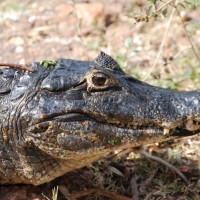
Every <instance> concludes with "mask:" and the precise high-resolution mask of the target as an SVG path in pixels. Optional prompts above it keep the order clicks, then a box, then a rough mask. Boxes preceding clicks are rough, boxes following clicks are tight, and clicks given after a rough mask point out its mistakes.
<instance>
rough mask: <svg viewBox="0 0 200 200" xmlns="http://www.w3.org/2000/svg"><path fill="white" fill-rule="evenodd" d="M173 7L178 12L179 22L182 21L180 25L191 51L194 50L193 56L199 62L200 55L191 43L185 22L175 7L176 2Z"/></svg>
mask: <svg viewBox="0 0 200 200" xmlns="http://www.w3.org/2000/svg"><path fill="white" fill-rule="evenodd" d="M174 8H175V9H176V13H177V14H178V16H179V18H180V20H181V23H182V25H183V29H184V31H185V34H186V36H187V38H188V41H189V43H190V45H191V47H192V50H193V52H194V55H195V57H196V58H197V60H198V61H199V62H200V56H199V54H198V52H197V50H196V48H195V46H194V44H193V42H192V38H191V36H190V35H189V34H188V31H187V28H186V24H185V22H184V21H183V18H182V17H181V14H180V11H179V9H178V8H177V5H176V4H174Z"/></svg>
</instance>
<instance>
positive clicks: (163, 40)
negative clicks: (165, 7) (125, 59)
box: [143, 1, 176, 81]
mask: <svg viewBox="0 0 200 200" xmlns="http://www.w3.org/2000/svg"><path fill="white" fill-rule="evenodd" d="M169 2H171V1H169ZM175 10H176V9H175V8H173V9H172V12H171V15H170V17H169V20H168V22H167V26H166V29H165V33H164V36H163V39H162V42H161V45H160V48H159V51H158V53H157V56H156V59H155V62H154V64H153V66H152V67H151V69H150V72H149V73H148V75H146V76H145V77H144V78H143V80H144V81H145V80H146V79H147V78H148V77H149V75H150V74H151V73H152V72H153V70H154V69H155V67H156V65H157V63H158V60H159V58H160V55H161V53H162V51H163V47H164V44H165V41H166V39H167V35H168V33H169V27H170V24H171V22H172V18H173V16H174V13H175Z"/></svg>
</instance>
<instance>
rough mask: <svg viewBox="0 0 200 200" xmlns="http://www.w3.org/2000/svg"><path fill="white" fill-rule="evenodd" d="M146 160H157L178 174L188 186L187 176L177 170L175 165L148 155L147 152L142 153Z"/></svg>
mask: <svg viewBox="0 0 200 200" xmlns="http://www.w3.org/2000/svg"><path fill="white" fill-rule="evenodd" d="M141 153H142V154H143V155H144V156H145V157H146V158H149V159H151V160H155V161H157V162H159V163H161V164H163V165H165V166H166V167H168V168H169V169H171V170H172V171H174V172H176V173H177V174H178V175H179V176H180V177H181V178H182V179H183V180H184V181H185V182H186V183H187V184H188V180H187V178H186V177H185V175H184V174H183V173H182V172H180V170H179V169H177V168H176V167H174V166H173V165H171V164H170V163H168V162H166V161H165V160H163V159H161V158H158V157H156V156H152V155H151V154H149V153H147V152H146V151H142V152H141Z"/></svg>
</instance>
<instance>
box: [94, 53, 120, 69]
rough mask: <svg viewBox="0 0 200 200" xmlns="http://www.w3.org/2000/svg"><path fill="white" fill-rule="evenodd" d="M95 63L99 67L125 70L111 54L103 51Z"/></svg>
mask: <svg viewBox="0 0 200 200" xmlns="http://www.w3.org/2000/svg"><path fill="white" fill-rule="evenodd" d="M93 63H94V64H96V65H97V66H99V67H103V68H110V69H113V70H117V71H120V72H123V71H122V69H121V68H120V66H119V64H118V63H117V62H116V61H115V60H114V59H113V58H112V57H110V56H109V55H107V54H105V53H104V52H102V51H101V52H100V53H99V55H98V56H97V57H96V58H95V59H94V61H93Z"/></svg>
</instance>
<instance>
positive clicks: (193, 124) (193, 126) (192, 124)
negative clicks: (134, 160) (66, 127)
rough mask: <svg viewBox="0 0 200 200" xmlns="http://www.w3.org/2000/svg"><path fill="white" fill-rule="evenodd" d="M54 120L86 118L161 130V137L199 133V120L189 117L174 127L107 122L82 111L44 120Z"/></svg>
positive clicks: (131, 126)
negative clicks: (180, 124)
mask: <svg viewBox="0 0 200 200" xmlns="http://www.w3.org/2000/svg"><path fill="white" fill-rule="evenodd" d="M51 120H56V121H57V122H76V121H87V120H91V121H92V120H93V121H95V122H97V123H102V124H105V125H111V126H115V127H117V128H126V129H132V130H141V131H142V130H143V131H147V132H148V130H149V132H152V131H153V130H156V129H158V130H163V131H161V132H162V133H163V138H166V139H167V138H168V137H169V138H171V137H186V136H192V135H195V134H198V133H200V122H197V121H193V120H191V119H189V120H187V121H186V122H185V123H184V124H182V126H178V127H175V128H172V129H170V128H163V127H159V126H158V125H153V124H150V125H147V124H145V125H144V126H142V125H136V124H131V123H127V124H123V123H108V122H106V121H99V120H97V119H94V118H93V117H90V116H88V115H86V114H84V113H67V114H57V115H54V116H50V117H47V118H46V119H45V120H44V121H51Z"/></svg>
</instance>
